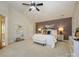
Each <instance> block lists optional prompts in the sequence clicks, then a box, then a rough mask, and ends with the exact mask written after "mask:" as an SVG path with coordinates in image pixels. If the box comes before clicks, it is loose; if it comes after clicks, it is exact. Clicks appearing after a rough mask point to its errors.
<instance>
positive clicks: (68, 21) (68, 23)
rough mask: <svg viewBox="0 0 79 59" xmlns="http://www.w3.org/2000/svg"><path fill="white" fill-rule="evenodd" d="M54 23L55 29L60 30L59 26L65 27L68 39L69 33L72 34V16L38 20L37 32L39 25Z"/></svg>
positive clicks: (65, 34)
mask: <svg viewBox="0 0 79 59" xmlns="http://www.w3.org/2000/svg"><path fill="white" fill-rule="evenodd" d="M51 24H54V29H56V30H58V27H59V26H63V27H64V39H68V36H69V35H72V17H68V18H62V19H56V20H50V21H44V22H37V23H36V33H38V30H37V29H38V28H39V27H45V25H51Z"/></svg>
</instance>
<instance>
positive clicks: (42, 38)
mask: <svg viewBox="0 0 79 59" xmlns="http://www.w3.org/2000/svg"><path fill="white" fill-rule="evenodd" d="M32 39H33V41H34V42H38V43H41V44H46V45H48V46H52V47H54V46H55V43H56V42H57V40H56V37H55V36H52V35H44V34H35V35H33V37H32Z"/></svg>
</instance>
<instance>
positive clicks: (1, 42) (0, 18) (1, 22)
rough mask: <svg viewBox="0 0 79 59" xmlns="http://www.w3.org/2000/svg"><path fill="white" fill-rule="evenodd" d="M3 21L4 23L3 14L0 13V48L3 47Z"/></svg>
mask: <svg viewBox="0 0 79 59" xmlns="http://www.w3.org/2000/svg"><path fill="white" fill-rule="evenodd" d="M3 23H4V16H1V15H0V48H2V47H3V36H2V35H3V32H2V30H3V29H2V26H3Z"/></svg>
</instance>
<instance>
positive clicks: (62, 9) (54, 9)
mask: <svg viewBox="0 0 79 59" xmlns="http://www.w3.org/2000/svg"><path fill="white" fill-rule="evenodd" d="M23 2H24V3H31V1H15V2H9V4H10V6H11V7H13V8H15V9H17V10H18V11H20V12H22V13H23V14H25V15H26V16H27V17H29V18H30V19H32V20H33V21H35V22H40V21H47V20H53V19H58V18H64V17H71V16H72V15H73V11H74V6H75V2H72V1H70V2H69V1H36V3H40V2H43V6H38V8H39V9H40V11H39V12H38V11H37V10H33V11H31V12H30V11H29V8H30V7H29V6H24V5H22V3H23Z"/></svg>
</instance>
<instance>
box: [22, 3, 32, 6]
mask: <svg viewBox="0 0 79 59" xmlns="http://www.w3.org/2000/svg"><path fill="white" fill-rule="evenodd" d="M22 4H23V5H28V6H31V5H30V4H26V3H22Z"/></svg>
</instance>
